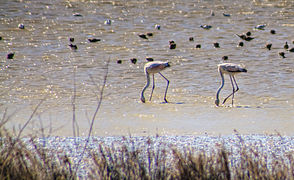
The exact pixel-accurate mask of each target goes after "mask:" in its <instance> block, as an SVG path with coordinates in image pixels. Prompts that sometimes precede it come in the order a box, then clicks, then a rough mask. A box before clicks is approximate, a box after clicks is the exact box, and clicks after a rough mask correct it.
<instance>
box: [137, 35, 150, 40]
mask: <svg viewBox="0 0 294 180" xmlns="http://www.w3.org/2000/svg"><path fill="white" fill-rule="evenodd" d="M138 36H139V37H140V38H142V39H148V37H147V36H146V34H138Z"/></svg>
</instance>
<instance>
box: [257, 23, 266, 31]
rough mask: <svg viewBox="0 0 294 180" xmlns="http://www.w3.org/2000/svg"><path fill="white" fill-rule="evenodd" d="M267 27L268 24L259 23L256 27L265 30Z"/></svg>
mask: <svg viewBox="0 0 294 180" xmlns="http://www.w3.org/2000/svg"><path fill="white" fill-rule="evenodd" d="M265 27H266V24H259V25H257V26H255V27H254V28H255V29H258V30H264V28H265Z"/></svg>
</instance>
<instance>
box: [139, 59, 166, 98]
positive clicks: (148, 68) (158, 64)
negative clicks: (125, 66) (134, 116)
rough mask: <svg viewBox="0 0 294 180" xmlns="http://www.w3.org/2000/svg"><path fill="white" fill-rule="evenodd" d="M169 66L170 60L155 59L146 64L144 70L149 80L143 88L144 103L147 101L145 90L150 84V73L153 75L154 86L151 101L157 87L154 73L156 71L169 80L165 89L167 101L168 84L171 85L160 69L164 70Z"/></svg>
mask: <svg viewBox="0 0 294 180" xmlns="http://www.w3.org/2000/svg"><path fill="white" fill-rule="evenodd" d="M167 67H170V64H169V62H162V61H153V62H148V63H146V64H145V66H144V72H145V75H146V78H147V82H146V85H145V87H144V88H143V90H142V92H141V101H142V102H143V103H145V97H144V92H145V90H146V89H147V88H148V87H149V85H150V75H152V77H153V86H152V91H151V95H150V98H149V101H151V98H152V94H153V90H154V88H155V83H154V74H156V73H158V74H160V75H161V76H162V77H163V78H164V79H165V80H166V81H167V85H166V89H165V93H164V98H163V100H164V102H165V103H167V100H166V94H167V89H168V85H169V80H168V79H167V78H166V77H164V76H163V75H162V74H161V73H160V71H162V70H164V69H165V68H167Z"/></svg>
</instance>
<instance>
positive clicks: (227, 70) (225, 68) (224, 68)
mask: <svg viewBox="0 0 294 180" xmlns="http://www.w3.org/2000/svg"><path fill="white" fill-rule="evenodd" d="M218 72H219V73H220V76H221V78H222V82H221V85H220V87H219V88H218V90H217V93H216V100H215V104H216V106H219V93H220V91H221V89H222V88H223V87H224V84H225V79H224V74H228V75H229V76H230V79H231V83H232V87H233V92H232V93H231V94H230V95H229V96H228V97H226V98H225V99H224V101H223V104H224V103H225V102H226V100H227V99H228V98H229V97H230V96H232V106H233V101H234V95H235V93H236V92H237V91H238V90H239V87H238V85H237V82H236V80H235V77H234V75H235V74H238V73H240V72H247V69H245V68H243V67H241V66H240V65H238V64H233V63H223V64H219V65H218ZM233 81H234V82H233ZM234 83H235V85H236V89H235V86H234Z"/></svg>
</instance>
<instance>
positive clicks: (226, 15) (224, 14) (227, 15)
mask: <svg viewBox="0 0 294 180" xmlns="http://www.w3.org/2000/svg"><path fill="white" fill-rule="evenodd" d="M223 16H225V17H231V15H230V14H227V13H223Z"/></svg>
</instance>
